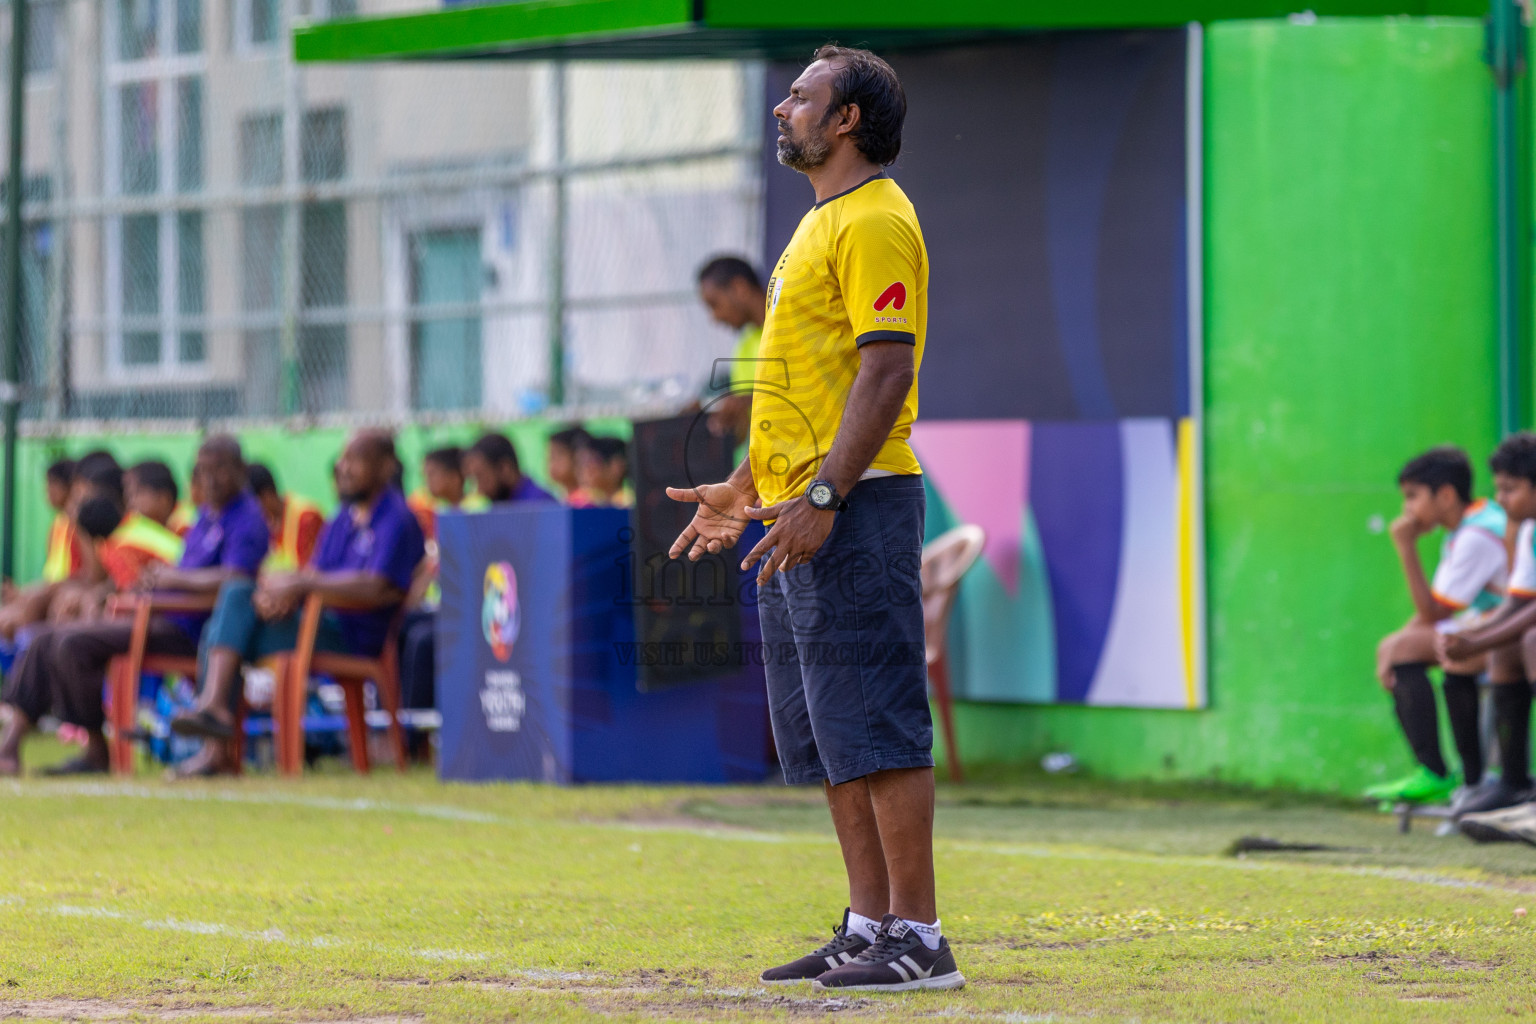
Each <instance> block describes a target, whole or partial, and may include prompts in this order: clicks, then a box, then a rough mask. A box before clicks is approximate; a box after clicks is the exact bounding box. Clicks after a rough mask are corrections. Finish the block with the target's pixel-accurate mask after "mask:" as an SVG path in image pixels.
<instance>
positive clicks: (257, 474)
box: [245, 462, 277, 498]
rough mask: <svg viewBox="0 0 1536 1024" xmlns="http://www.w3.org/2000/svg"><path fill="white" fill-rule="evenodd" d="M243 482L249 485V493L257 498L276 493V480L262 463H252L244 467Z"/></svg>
mask: <svg viewBox="0 0 1536 1024" xmlns="http://www.w3.org/2000/svg"><path fill="white" fill-rule="evenodd" d="M245 480H246V483H247V484H249V485H250V488H251V493H252V494H254V495H256V497H258V498H259V497H261V496H262V495H263V494H276V493H277V478H276V477H274V476H273V475H272V471H271V470H270V469H268V468H267V467H266V465H264V464H263V463H260V462H253V463H251V464H250V465H248V466H246V467H245Z"/></svg>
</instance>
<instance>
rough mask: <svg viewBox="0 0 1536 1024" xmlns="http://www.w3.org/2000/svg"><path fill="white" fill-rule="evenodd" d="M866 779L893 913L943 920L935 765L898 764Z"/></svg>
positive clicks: (914, 918)
mask: <svg viewBox="0 0 1536 1024" xmlns="http://www.w3.org/2000/svg"><path fill="white" fill-rule="evenodd" d="M863 781H867V782H868V784H869V796H870V803H871V804H872V805H873V807H874V816H875V821H876V823H877V824H878V825H879V829H880V847H881V848H882V850H883V851H884V853H885V871H886V875H887V877H888V878H889V880H890V881H889V885H890V890H891V898H890V913H892V914H895V915H896V916H897V917H900V918H904V919H905V920H908V921H917V922H919V923H920V924H932V923H933V922H934V921H937V920H938V919H939V911H938V903H937V899H936V898H935V896H934V882H933V769H932V768H896V769H892V770H890V771H884V772H875V773H874V774H873V775H867V776H865V778H864V780H863Z"/></svg>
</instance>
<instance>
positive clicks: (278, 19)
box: [22, 0, 767, 433]
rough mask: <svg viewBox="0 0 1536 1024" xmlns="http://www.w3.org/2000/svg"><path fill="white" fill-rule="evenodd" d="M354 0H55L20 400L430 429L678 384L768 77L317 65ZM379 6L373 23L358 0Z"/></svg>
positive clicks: (571, 68) (35, 118) (34, 412)
mask: <svg viewBox="0 0 1536 1024" xmlns="http://www.w3.org/2000/svg"><path fill="white" fill-rule="evenodd" d="M354 3H355V0H35V2H34V3H33V4H32V6H31V7H30V8H29V11H30V12H31V17H30V19H29V21H30V25H29V31H28V37H29V38H28V71H29V79H28V83H29V84H28V90H27V115H28V129H27V150H26V153H25V161H26V167H27V172H26V180H25V190H26V191H25V198H26V213H25V217H26V221H27V229H28V230H27V234H26V236H25V239H24V243H25V249H24V257H23V258H24V261H25V265H24V267H23V280H24V290H25V297H24V304H25V308H24V317H25V330H24V338H23V358H22V377H23V385H24V390H23V393H24V399H25V400H24V404H23V416H24V417H25V418H26V419H27V420H28V421H30V428H29V429H30V430H31V431H32V432H34V433H35V432H39V431H51V430H59V429H68V428H69V427H70V426H71V424H72V423H73V424H81V423H82V422H83V421H92V422H95V423H99V422H100V421H102V420H121V419H130V420H183V421H184V420H194V421H227V420H245V419H273V418H292V417H307V418H315V419H326V420H335V419H341V420H362V419H367V420H390V421H394V422H407V421H412V420H419V419H428V418H433V417H442V416H468V417H487V418H490V417H495V418H508V417H513V416H518V415H524V414H529V413H534V412H538V411H540V410H543V409H547V408H550V407H552V406H554V407H564V408H568V409H591V408H596V407H602V408H606V409H613V410H625V409H635V408H640V407H655V406H658V405H666V404H669V403H676V402H678V401H681V400H685V399H686V398H687V397H689V396H690V395H692V394H694V393H696V392H697V390H698V389H699V387H700V385H701V384H702V383H703V382H704V381H705V380H706V379H707V376H708V372H709V365H710V361H711V359H712V358H713V357H714V356H717V355H720V354H723V353H724V352H725V351H727V350H728V349H729V346H730V339H729V338H727V337H726V335H725V334H724V332H723V331H722V329H721V328H718V327H716V326H715V325H713V324H711V323H710V322H709V321H708V318H707V315H706V314H705V312H704V311H703V309H702V308H701V306H700V305H699V303H698V300H697V298H696V297H695V295H694V287H693V272H694V271H695V269H696V268H697V267H698V265H699V264H700V263H702V262H703V260H704V259H705V258H707V257H708V256H709V255H711V254H714V253H717V252H740V253H746V254H755V253H756V252H757V251H758V249H759V233H760V224H759V209H760V206H759V201H758V191H759V187H760V185H759V181H760V171H759V150H760V146H761V142H760V139H761V134H762V132H761V127H762V119H763V118H764V117H766V116H767V115H766V112H765V110H764V108H763V103H762V85H761V82H762V75H761V69H760V68H759V67H758V66H755V65H750V64H742V63H729V62H686V63H682V62H668V63H647V64H582V63H572V64H568V65H550V64H541V65H521V64H512V63H498V62H489V61H485V62H480V61H477V62H465V63H455V64H414V65H403V64H390V65H356V66H352V65H346V66H305V65H295V64H294V63H293V62H292V60H291V58H290V56H289V53H290V46H289V44H288V42H287V39H288V31H287V27H286V26H288V25H291V24H292V23H293V22H294V21H295V20H296V19H298V18H300V17H315V18H319V17H330V16H336V15H341V14H350V13H353V12H354V10H355V8H354V6H353V5H354ZM365 13H366V11H365Z"/></svg>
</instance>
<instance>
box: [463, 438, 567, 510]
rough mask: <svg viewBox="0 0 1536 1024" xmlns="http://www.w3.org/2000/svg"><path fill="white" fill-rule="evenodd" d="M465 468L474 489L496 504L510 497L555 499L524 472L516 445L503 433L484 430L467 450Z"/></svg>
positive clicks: (536, 499) (529, 499) (535, 499)
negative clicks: (486, 432) (488, 432)
mask: <svg viewBox="0 0 1536 1024" xmlns="http://www.w3.org/2000/svg"><path fill="white" fill-rule="evenodd" d="M464 472H465V474H467V475H468V476H470V477H473V478H474V481H475V489H476V490H478V491H479V492H480V493H481V494H482V495H484V496H485V498H486V500H488V501H491V502H493V503H495V504H500V503H502V502H508V501H554V500H555V496H554V495H553V494H550V493H549V492H548V491H546V490H545V489H544V488H542V487H540V486H539V485H538V484H536V483H534V482H533V481H532V480H530V479H529V478H528V477H526V476H524V475H523V471H522V467H521V466H520V465H519V464H518V461H517V449H516V448H514V447H512V442H511V441H509V440H508V439H507V438H506V437H503V436H502V435H501V434H494V433H492V434H484V435H482V436H481V438H480V440H478V441H476V442H475V443H474V444H472V445H470V446H469V450H468V451H466V452H465V453H464Z"/></svg>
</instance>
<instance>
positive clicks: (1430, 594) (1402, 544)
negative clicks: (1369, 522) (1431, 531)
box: [1392, 516, 1456, 622]
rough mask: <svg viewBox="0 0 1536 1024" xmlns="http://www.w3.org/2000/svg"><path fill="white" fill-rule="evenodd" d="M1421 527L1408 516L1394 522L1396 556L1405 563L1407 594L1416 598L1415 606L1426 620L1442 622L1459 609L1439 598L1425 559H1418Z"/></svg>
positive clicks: (1420, 615)
mask: <svg viewBox="0 0 1536 1024" xmlns="http://www.w3.org/2000/svg"><path fill="white" fill-rule="evenodd" d="M1420 536H1422V533H1421V531H1420V530H1419V529H1418V528H1417V527H1416V526H1415V525H1414V524H1413V521H1412V520H1411V519H1409V518H1408V517H1407V516H1402V517H1399V518H1398V519H1397V520H1396V521H1394V522H1393V523H1392V546H1393V547H1394V548H1396V549H1397V560H1398V561H1399V562H1401V563H1402V565H1403V576H1404V577H1405V578H1406V579H1407V581H1408V594H1409V596H1410V597H1412V598H1413V610H1414V612H1415V613H1416V614H1417V615H1418V617H1419V618H1420V619H1422V620H1423V621H1425V622H1439V621H1440V620H1441V619H1448V618H1450V617H1451V616H1452V615H1455V614H1456V609H1455V608H1452V607H1451V606H1450V605H1447V604H1443V603H1441V602H1440V601H1438V600H1436V598H1435V592H1434V589H1433V588H1432V587H1431V586H1430V585H1429V577H1427V576H1425V575H1424V563H1423V562H1422V561H1421V560H1420V559H1419V544H1418V541H1419V537H1420Z"/></svg>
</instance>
